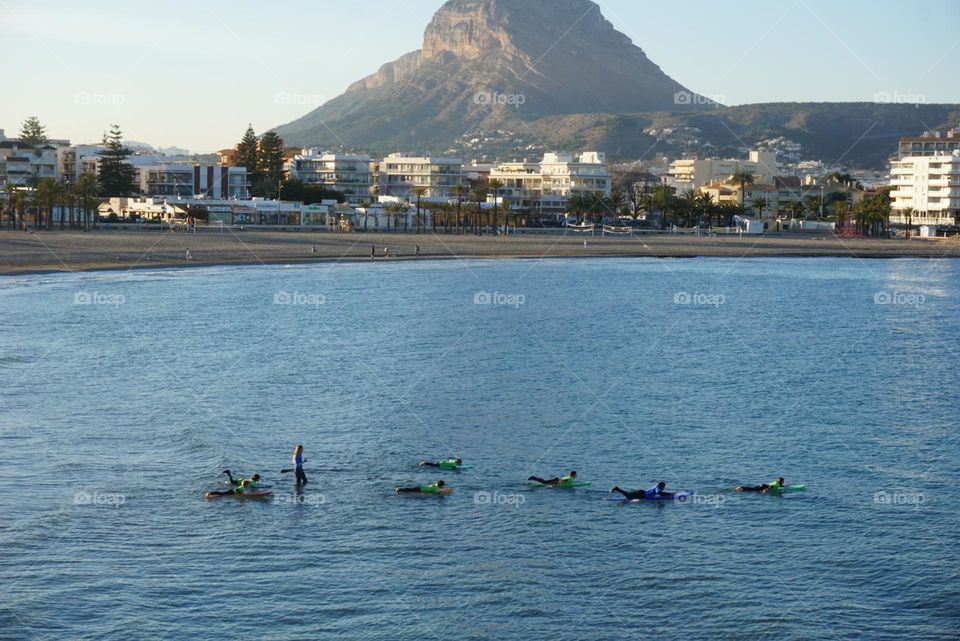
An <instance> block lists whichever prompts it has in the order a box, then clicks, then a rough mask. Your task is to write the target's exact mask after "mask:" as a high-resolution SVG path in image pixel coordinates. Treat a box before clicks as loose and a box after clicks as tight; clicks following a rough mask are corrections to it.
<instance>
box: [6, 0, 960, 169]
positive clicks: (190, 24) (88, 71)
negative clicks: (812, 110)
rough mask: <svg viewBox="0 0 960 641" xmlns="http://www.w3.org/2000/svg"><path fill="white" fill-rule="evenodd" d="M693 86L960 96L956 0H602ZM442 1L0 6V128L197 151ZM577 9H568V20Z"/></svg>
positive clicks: (263, 126) (722, 90)
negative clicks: (38, 128)
mask: <svg viewBox="0 0 960 641" xmlns="http://www.w3.org/2000/svg"><path fill="white" fill-rule="evenodd" d="M597 3H598V4H599V5H600V7H601V9H602V11H603V14H604V15H605V16H606V18H607V19H608V20H610V22H612V23H613V25H614V26H615V27H616V28H617V29H618V30H620V31H622V32H623V33H625V34H627V35H628V36H629V37H630V38H632V39H633V41H634V43H635V44H637V45H638V46H640V47H641V48H643V49H644V51H645V52H646V54H647V56H648V57H649V58H650V59H651V60H653V62H655V63H656V64H658V65H660V67H661V68H662V69H663V70H664V71H665V72H666V73H667V74H669V75H670V76H672V77H673V78H674V79H675V80H677V81H678V82H680V83H681V84H683V85H685V86H686V87H688V88H689V89H691V90H692V91H695V92H698V93H700V94H702V95H705V96H709V97H712V98H714V99H716V100H718V101H720V102H723V103H725V104H731V105H733V104H744V103H754V102H793V101H875V100H879V101H890V100H896V101H903V102H909V103H911V104H913V103H914V102H926V103H938V102H939V103H944V102H946V103H960V82H957V78H960V2H958V1H957V0H916V1H910V0H899V1H897V0H872V1H870V0H778V1H777V2H771V1H770V0H738V1H737V2H717V1H716V0H685V1H684V2H682V3H677V2H668V1H666V0H656V1H654V0H598V1H597ZM442 4H443V0H363V2H358V1H356V0H351V1H346V0H313V1H309V0H286V1H285V2H283V3H276V4H275V3H268V2H250V1H247V0H233V1H227V0H189V1H181V0H154V1H152V2H149V3H148V2H137V1H132V2H131V1H130V0H127V1H125V2H119V1H115V0H92V1H91V2H75V1H64V0H46V1H44V2H29V1H26V0H0V60H2V61H3V62H4V65H3V67H4V78H3V83H2V87H3V89H2V92H0V129H4V130H5V132H6V135H7V136H13V135H16V133H17V132H18V131H19V130H20V125H21V123H22V122H23V120H24V119H26V118H27V117H29V116H37V117H38V118H40V120H41V122H43V123H44V124H45V125H46V126H47V134H48V136H49V137H51V138H69V139H70V140H72V141H73V142H75V143H83V142H94V141H99V140H100V139H101V138H102V136H103V132H104V131H105V130H107V129H108V128H109V125H110V124H111V123H117V124H119V125H120V126H121V128H122V130H123V132H124V135H125V137H126V138H127V139H129V140H135V141H139V142H146V143H150V144H152V145H155V146H163V147H170V146H176V147H180V148H185V149H189V150H191V151H193V152H195V153H199V152H210V151H215V150H217V149H222V148H226V147H231V146H233V145H234V144H236V142H237V141H238V140H239V139H240V137H241V136H242V135H243V132H244V130H245V129H246V127H247V124H248V123H250V124H252V125H253V127H254V129H255V130H256V131H257V132H258V133H260V132H263V131H266V130H267V129H269V128H271V127H274V126H276V125H280V124H284V123H287V122H289V121H291V120H295V119H296V118H298V117H299V116H301V115H303V114H305V113H307V112H309V111H311V110H312V109H313V108H315V107H316V106H319V105H320V104H322V103H323V102H324V101H326V100H329V99H331V98H334V97H336V96H337V95H339V94H340V93H342V92H343V91H344V90H345V89H346V88H347V86H348V85H349V84H350V83H352V82H354V81H356V80H359V79H360V78H362V77H363V76H365V75H368V74H370V73H372V72H374V71H376V70H377V68H378V67H379V66H380V65H382V64H383V63H385V62H389V61H391V60H394V59H396V58H397V57H399V56H400V55H402V54H404V53H407V52H409V51H413V50H415V49H419V48H420V45H421V42H422V37H423V30H424V28H425V27H426V25H427V23H428V22H429V21H430V18H431V16H432V15H433V13H434V12H435V11H436V10H437V9H438V8H439V7H440V6H441V5H442ZM578 17H579V16H570V22H571V24H573V23H574V22H575V21H576V19H577V18H578Z"/></svg>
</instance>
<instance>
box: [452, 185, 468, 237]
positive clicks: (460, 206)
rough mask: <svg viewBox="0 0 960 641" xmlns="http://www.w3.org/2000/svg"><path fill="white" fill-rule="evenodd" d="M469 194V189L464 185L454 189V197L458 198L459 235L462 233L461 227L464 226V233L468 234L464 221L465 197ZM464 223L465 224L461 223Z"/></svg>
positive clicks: (455, 186)
mask: <svg viewBox="0 0 960 641" xmlns="http://www.w3.org/2000/svg"><path fill="white" fill-rule="evenodd" d="M466 193H467V188H466V187H464V186H463V185H460V184H457V185H454V187H453V195H454V196H456V197H457V233H458V234H459V233H461V232H460V227H461V225H462V226H463V231H464V233H465V232H466V221H463V211H462V210H463V197H464V195H465V194H466ZM461 221H463V222H461Z"/></svg>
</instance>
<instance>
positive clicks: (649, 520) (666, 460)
mask: <svg viewBox="0 0 960 641" xmlns="http://www.w3.org/2000/svg"><path fill="white" fill-rule="evenodd" d="M958 337H960V261H957V260H949V259H947V260H858V259H854V258H848V259H844V258H813V259H792V258H763V259H733V258H691V259H664V260H656V259H636V258H623V259H618V258H610V259H587V258H582V259H545V260H489V261H481V260H445V261H410V262H400V261H398V262H391V261H379V260H378V261H372V262H362V263H361V262H355V263H338V262H331V263H316V264H311V265H293V266H264V265H253V266H232V267H199V268H189V269H179V268H178V269H159V270H134V271H122V270H119V271H100V272H87V273H71V274H32V275H17V276H4V277H0V472H2V474H3V476H4V477H5V479H6V483H7V489H6V490H5V491H4V492H2V493H0V639H3V640H20V639H39V640H48V639H49V640H60V639H69V640H88V639H89V640H94V639H96V640H127V639H144V640H157V641H160V640H171V641H172V640H179V639H188V640H195V639H200V640H203V639H210V640H217V641H222V640H223V639H231V640H232V639H256V640H266V641H273V640H287V639H291V640H292V639H298V640H299V639H361V640H367V639H369V640H374V639H383V640H390V641H405V640H410V641H424V640H431V639H439V640H442V639H448V640H456V641H466V640H486V639H496V640H499V639H511V640H512V639H521V640H526V639H531V640H541V639H542V640H551V641H556V640H563V639H577V640H594V639H597V640H611V641H613V640H618V641H619V640H624V639H777V640H778V641H785V640H791V639H798V640H799V639H804V640H806V639H843V640H845V639H905V638H910V639H957V638H960V577H958V571H960V545H958V543H960V516H958V496H957V493H958V490H957V489H956V488H957V481H958V478H960V465H958V461H960V443H958V422H960V404H958V381H960V355H958ZM298 444H302V445H303V446H304V461H305V463H304V470H305V473H306V475H307V477H308V483H307V484H306V485H302V486H299V487H298V486H296V485H295V482H294V478H293V474H292V473H290V472H284V471H282V470H286V469H289V468H291V467H292V465H291V463H290V459H291V455H292V450H293V448H294V446H295V445H298ZM446 457H461V458H462V459H463V460H464V462H465V463H467V464H470V465H472V466H473V467H472V468H471V469H467V470H462V471H444V470H438V469H436V468H430V467H420V466H418V463H419V462H421V461H436V460H438V459H442V458H446ZM224 470H231V472H232V473H233V474H234V475H235V476H236V477H237V478H243V477H245V476H249V475H252V474H253V473H259V474H261V475H262V477H263V478H264V483H265V484H266V485H268V486H269V488H268V491H271V492H272V495H270V496H269V497H267V498H265V499H262V500H255V499H238V498H234V497H225V498H219V499H207V498H205V493H206V492H208V491H224V490H227V489H229V486H228V484H227V482H226V475H225V474H223V471H224ZM572 470H575V471H576V472H577V475H578V478H579V479H581V480H582V481H584V482H590V485H589V486H583V487H578V488H575V489H563V488H543V487H535V486H532V485H531V484H529V483H528V480H527V479H528V478H529V477H530V476H539V477H543V478H551V477H556V476H561V475H563V474H566V473H568V472H570V471H572ZM779 476H783V477H784V478H785V479H786V482H787V483H788V484H791V483H792V484H805V486H806V487H805V489H804V490H803V491H794V492H784V493H781V494H769V493H768V494H762V493H756V492H736V491H735V490H734V488H735V487H736V486H738V485H757V484H761V483H767V482H769V481H771V480H772V479H775V478H777V477H779ZM441 479H442V480H444V482H445V483H446V484H447V486H448V487H451V488H453V490H454V491H453V492H452V493H450V494H447V495H422V494H415V493H411V494H397V493H396V492H395V491H394V490H395V488H396V487H416V486H421V485H426V484H430V483H433V482H436V481H437V480H441ZM658 481H664V482H665V483H666V484H667V485H666V487H667V490H674V491H692V492H694V493H695V494H694V495H693V496H691V497H689V498H688V499H687V500H684V501H678V500H672V501H648V502H641V503H625V502H618V501H612V500H609V499H610V498H611V497H612V496H615V494H611V493H610V489H611V488H612V487H614V486H619V487H621V488H625V489H636V488H647V487H650V486H651V485H654V484H656V483H657V482H658Z"/></svg>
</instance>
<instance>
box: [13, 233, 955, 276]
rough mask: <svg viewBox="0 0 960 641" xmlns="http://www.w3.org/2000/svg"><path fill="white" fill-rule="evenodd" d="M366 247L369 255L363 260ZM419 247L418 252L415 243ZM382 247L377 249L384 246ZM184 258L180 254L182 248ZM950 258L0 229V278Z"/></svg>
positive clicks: (695, 241)
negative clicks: (612, 261)
mask: <svg viewBox="0 0 960 641" xmlns="http://www.w3.org/2000/svg"><path fill="white" fill-rule="evenodd" d="M371 245H372V246H373V247H374V250H375V257H374V258H372V259H371V257H370V248H371ZM418 246H419V251H418V250H417V247H418ZM385 248H387V249H388V250H389V254H390V255H389V257H385V256H384V254H383V252H384V249H385ZM188 251H189V252H190V258H189V259H188V258H187V252H188ZM823 257H830V258H857V259H865V260H880V259H897V258H920V259H937V258H960V242H957V241H955V240H932V239H911V240H905V239H890V240H885V239H873V238H855V239H841V238H836V237H833V236H830V237H826V238H819V239H818V238H812V237H804V236H800V235H764V236H743V237H739V236H714V237H707V236H681V235H657V236H653V235H650V236H646V235H645V236H635V237H630V238H628V239H624V238H609V237H608V238H599V237H586V238H584V237H582V236H579V237H578V236H571V235H546V234H544V235H537V234H521V235H516V236H514V235H510V236H474V235H472V234H470V235H459V236H458V235H453V234H437V235H434V234H430V233H427V234H419V235H417V234H410V233H406V234H396V233H394V234H385V233H350V234H347V233H324V232H319V233H318V232H281V231H245V232H240V233H230V234H220V233H214V232H210V231H205V232H200V233H196V234H185V233H171V232H156V231H146V232H141V231H116V230H109V231H96V232H76V231H58V232H37V233H34V234H29V235H28V234H23V233H22V232H12V231H6V230H4V231H0V276H17V275H21V276H22V275H36V274H57V273H72V272H93V271H117V270H133V269H136V270H142V269H174V268H190V267H211V266H255V265H265V266H272V265H285V264H290V265H296V264H304V265H308V264H324V263H332V262H348V263H358V262H369V263H384V262H397V261H411V260H505V259H513V260H539V259H548V258H549V259H552V258H656V259H677V258H823Z"/></svg>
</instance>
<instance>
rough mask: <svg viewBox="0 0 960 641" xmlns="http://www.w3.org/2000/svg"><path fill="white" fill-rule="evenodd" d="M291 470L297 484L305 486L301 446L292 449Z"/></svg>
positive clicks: (305, 478)
mask: <svg viewBox="0 0 960 641" xmlns="http://www.w3.org/2000/svg"><path fill="white" fill-rule="evenodd" d="M291 460H292V461H293V465H294V467H293V470H294V472H295V473H296V475H297V484H298V485H306V484H307V475H306V474H305V473H304V471H303V446H302V445H298V446H296V447H295V448H293V458H292V459H291Z"/></svg>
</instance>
